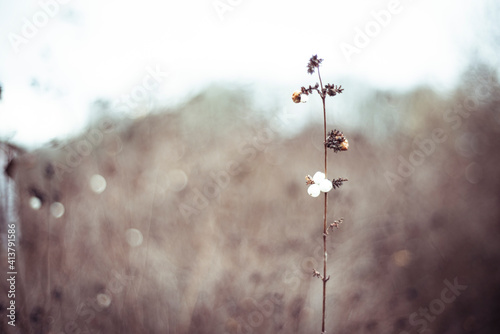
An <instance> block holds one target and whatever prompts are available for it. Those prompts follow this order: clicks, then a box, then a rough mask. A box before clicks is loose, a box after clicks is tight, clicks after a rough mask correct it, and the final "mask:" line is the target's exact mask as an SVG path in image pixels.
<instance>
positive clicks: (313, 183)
mask: <svg viewBox="0 0 500 334" xmlns="http://www.w3.org/2000/svg"><path fill="white" fill-rule="evenodd" d="M322 61H323V59H319V58H318V55H313V56H312V57H311V59H309V63H308V64H307V73H309V74H313V73H314V72H315V71H318V78H319V83H316V84H315V85H314V86H311V85H309V87H307V88H306V87H301V88H300V90H296V91H295V92H293V94H292V101H293V102H295V103H299V102H306V101H307V98H306V97H305V96H307V95H310V94H312V93H313V92H314V91H316V92H318V94H319V96H320V97H321V101H322V103H323V140H324V141H323V145H324V150H325V151H324V152H325V153H324V158H325V173H324V175H321V174H323V173H320V172H317V173H316V174H315V176H314V177H311V176H310V175H307V176H306V184H308V185H309V188H308V190H307V192H308V193H309V195H311V196H312V197H318V196H319V194H320V193H321V192H324V193H325V203H324V211H323V274H321V273H320V272H319V271H317V270H316V269H315V268H313V277H317V278H321V280H322V281H323V312H322V313H323V316H322V321H321V334H325V333H326V331H325V322H326V283H327V282H328V280H329V279H330V276H327V275H326V265H327V261H328V253H327V248H326V237H327V236H328V231H329V229H330V228H331V229H332V230H333V228H334V227H336V228H338V227H339V225H340V224H342V222H343V221H344V218H340V219H339V220H335V221H334V222H333V223H331V224H330V225H328V224H327V216H328V192H329V191H330V190H332V189H337V188H339V187H340V186H341V185H342V184H343V182H345V181H348V180H347V179H346V178H337V179H333V180H331V181H330V180H329V179H328V176H327V173H328V149H329V148H330V149H333V151H334V152H335V153H337V152H340V151H347V149H348V148H349V142H348V141H347V139H346V138H345V137H344V134H343V133H342V131H339V130H337V129H335V130H332V131H330V133H327V132H326V97H327V96H335V95H337V94H340V93H342V91H343V90H344V89H343V88H342V86H336V85H332V84H329V83H328V84H326V86H323V80H322V79H321V74H320V69H319V67H320V64H321V62H322ZM303 99H304V100H303ZM316 175H318V177H317V176H316ZM320 178H321V180H319V179H320ZM318 269H319V268H318Z"/></svg>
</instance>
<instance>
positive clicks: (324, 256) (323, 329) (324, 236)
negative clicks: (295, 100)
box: [318, 67, 328, 334]
mask: <svg viewBox="0 0 500 334" xmlns="http://www.w3.org/2000/svg"><path fill="white" fill-rule="evenodd" d="M318 77H319V82H320V86H321V94H320V95H321V100H322V101H323V135H324V143H325V145H324V147H325V178H326V177H327V171H328V150H327V146H326V102H325V100H326V94H325V93H324V89H323V82H322V81H321V74H320V73H319V67H318ZM327 211H328V192H325V210H324V213H323V317H322V321H321V333H322V334H323V333H325V312H326V282H327V281H328V278H327V276H326V260H327V256H328V255H327V252H326V236H327V230H326V217H327Z"/></svg>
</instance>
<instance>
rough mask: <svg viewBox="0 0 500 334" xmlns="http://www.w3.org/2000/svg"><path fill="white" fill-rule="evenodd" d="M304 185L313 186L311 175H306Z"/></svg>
mask: <svg viewBox="0 0 500 334" xmlns="http://www.w3.org/2000/svg"><path fill="white" fill-rule="evenodd" d="M306 184H314V181H313V179H312V177H311V175H306Z"/></svg>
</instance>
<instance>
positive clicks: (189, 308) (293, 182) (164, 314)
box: [0, 68, 500, 334]
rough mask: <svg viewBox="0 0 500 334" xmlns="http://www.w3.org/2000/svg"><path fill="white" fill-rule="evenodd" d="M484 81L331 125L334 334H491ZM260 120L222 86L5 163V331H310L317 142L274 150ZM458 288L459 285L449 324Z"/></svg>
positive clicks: (278, 141)
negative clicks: (10, 313) (342, 143)
mask: <svg viewBox="0 0 500 334" xmlns="http://www.w3.org/2000/svg"><path fill="white" fill-rule="evenodd" d="M495 78H496V76H493V75H490V71H489V70H485V69H481V68H479V69H472V70H471V71H470V72H469V73H468V74H466V75H465V76H464V81H463V83H462V84H461V85H460V87H458V88H457V89H456V90H455V91H454V92H453V93H452V94H450V95H449V96H440V95H438V94H436V93H434V92H432V91H431V90H429V89H419V90H416V91H414V92H411V93H408V94H404V95H401V94H399V95H398V94H390V93H378V95H375V97H374V100H373V101H368V102H367V103H366V105H365V109H364V110H362V112H365V113H366V117H367V118H366V123H365V124H366V126H365V127H364V128H351V129H349V128H342V129H341V130H342V131H343V133H344V135H345V136H346V138H348V140H349V150H348V151H347V152H339V153H337V154H331V155H330V159H331V164H330V166H331V170H330V171H329V175H328V177H329V178H330V179H332V178H338V177H346V178H348V179H349V182H346V183H345V184H344V185H343V186H342V187H341V188H340V189H336V190H332V193H331V196H329V197H330V210H329V212H330V214H331V217H329V220H330V221H331V222H333V221H334V220H336V219H339V218H340V217H344V223H343V224H342V226H341V228H340V229H339V230H335V231H334V232H332V233H330V236H329V256H328V261H329V270H330V274H331V280H330V283H329V286H328V291H327V292H328V297H327V300H328V306H327V312H328V316H327V328H328V330H327V332H329V333H364V332H366V333H404V331H406V332H408V333H417V332H418V331H420V330H423V329H424V327H425V328H426V329H429V330H431V331H432V332H435V333H492V332H494V331H495V330H498V328H499V327H500V326H499V324H498V320H497V319H498V317H497V314H498V312H499V307H498V300H500V290H499V288H498V282H499V281H500V272H499V269H498V265H497V264H498V261H499V260H500V252H499V251H500V249H499V248H500V244H499V243H498V237H499V226H498V221H499V219H500V212H499V207H498V203H499V200H500V197H499V196H500V174H499V173H498V167H497V166H498V164H499V163H500V151H499V150H498V147H499V145H500V140H499V139H500V137H499V133H500V116H499V112H500V110H499V98H500V89H499V85H498V82H497V81H496V79H495ZM254 115H260V113H259V112H258V111H255V110H252V108H251V107H249V103H248V102H247V101H245V98H244V94H242V93H241V92H239V91H237V90H235V91H231V90H227V89H226V90H225V89H221V88H217V87H214V88H212V89H208V90H207V91H206V92H205V93H202V94H200V95H199V96H197V97H194V98H193V99H192V100H191V101H189V102H187V103H186V104H185V105H184V106H182V107H179V108H178V109H175V110H168V111H165V112H163V113H157V114H152V115H150V116H147V117H144V118H140V119H136V120H134V121H128V122H124V121H120V120H116V119H115V120H113V119H107V120H103V119H101V120H98V121H96V123H95V124H94V125H93V126H92V127H90V128H89V131H88V132H86V133H84V134H82V135H81V136H78V137H76V138H74V139H71V140H69V141H67V142H53V143H52V144H50V145H47V146H46V147H43V148H40V149H38V150H35V151H33V152H27V153H24V154H22V155H20V156H19V157H18V158H16V159H15V164H14V165H13V166H14V167H13V168H11V170H10V172H11V174H12V176H13V178H14V180H15V181H16V186H17V191H18V194H19V216H20V217H19V224H18V225H19V231H18V232H19V233H20V243H19V245H18V266H19V276H18V281H17V286H18V288H19V291H18V292H19V294H18V295H17V297H16V298H17V299H16V300H17V305H18V314H17V325H16V328H11V327H10V326H8V325H7V318H6V316H5V315H6V303H7V299H6V293H2V294H0V303H1V308H0V315H1V320H0V328H1V330H2V331H3V332H9V333H49V332H51V333H58V334H59V333H77V332H78V333H85V332H86V331H88V332H91V333H97V332H99V331H100V332H101V333H188V332H189V333H311V332H318V329H319V324H320V319H321V314H320V312H321V300H320V299H321V291H320V290H321V283H320V281H319V280H317V279H314V278H312V277H311V276H312V270H313V268H314V269H318V268H319V267H320V266H321V261H322V244H321V238H320V236H321V233H322V202H321V200H319V199H314V198H311V197H310V196H309V195H308V194H307V192H306V189H307V186H306V184H305V180H304V176H305V175H307V174H310V173H313V172H314V171H316V170H318V169H320V168H321V165H322V155H321V151H322V131H320V130H321V129H320V130H318V129H317V127H316V126H315V127H310V128H307V129H306V130H304V131H303V132H302V133H300V134H299V135H297V136H295V137H293V138H286V139H285V138H284V137H282V136H281V135H280V133H281V132H280V129H282V128H283V127H286V126H287V122H290V120H287V119H286V118H280V117H275V118H271V117H260V116H258V117H256V116H254ZM329 124H331V126H332V128H334V127H335V120H334V119H333V120H329ZM380 126H385V127H386V128H387V131H385V132H384V135H379V134H375V133H376V130H375V127H380ZM439 129H440V130H439ZM433 134H434V136H433ZM436 139H438V140H436ZM416 152H420V153H416ZM412 161H413V162H415V163H412ZM402 165H403V167H401V166H402ZM405 166H406V167H405ZM94 175H101V176H102V177H103V178H104V180H105V182H106V183H105V189H104V190H103V189H102V184H101V187H100V189H99V187H97V189H96V187H95V184H93V183H91V180H101V179H100V178H95V177H94V178H93V176H94ZM32 197H36V198H38V199H39V200H40V201H41V208H40V209H38V210H35V209H33V207H32V206H30V205H32V204H30V198H32ZM55 202H57V203H61V204H62V205H63V207H64V214H63V215H62V216H61V217H60V218H55V216H54V212H56V213H57V212H59V213H60V211H57V210H56V211H54V210H55V209H54V207H53V206H52V205H53V203H55ZM51 208H52V210H51ZM2 242H3V239H2ZM5 252H6V250H5V247H4V246H2V259H4V258H5V254H6V253H5ZM4 265H5V261H3V262H2V264H1V266H2V268H3V269H2V271H3V272H6V269H5V268H4V267H3V266H4ZM455 279H456V281H457V282H458V283H459V284H460V285H463V286H466V288H465V289H462V290H460V291H459V292H460V294H459V295H457V296H456V298H455V299H454V301H453V302H450V303H444V302H442V301H441V304H443V305H444V308H443V309H440V308H439V307H440V305H441V304H440V302H437V301H436V300H441V299H442V298H443V297H442V291H443V289H445V288H447V285H446V284H447V283H445V281H446V282H451V283H453V282H454V280H455ZM2 288H3V291H6V290H7V289H8V288H7V285H6V283H5V281H4V282H2ZM445 296H447V297H450V296H451V295H449V294H448V295H446V294H445ZM424 308H426V309H430V311H428V312H430V313H428V316H429V317H428V318H426V317H425V316H424V315H422V314H421V313H419V312H422V311H421V309H424ZM432 310H434V313H432V312H431V311H432ZM438 311H439V312H438ZM415 314H416V315H415Z"/></svg>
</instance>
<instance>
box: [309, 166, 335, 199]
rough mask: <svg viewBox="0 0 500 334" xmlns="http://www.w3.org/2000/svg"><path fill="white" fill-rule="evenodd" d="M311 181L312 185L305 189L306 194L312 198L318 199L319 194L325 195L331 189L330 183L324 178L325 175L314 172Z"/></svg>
mask: <svg viewBox="0 0 500 334" xmlns="http://www.w3.org/2000/svg"><path fill="white" fill-rule="evenodd" d="M312 181H313V182H314V183H312V184H311V185H310V186H309V188H307V193H308V194H309V195H311V196H312V197H318V196H319V194H320V193H321V192H324V193H327V192H329V191H330V190H332V189H333V184H332V181H330V180H328V179H326V178H325V173H322V172H316V173H315V174H314V176H313V177H312Z"/></svg>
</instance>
